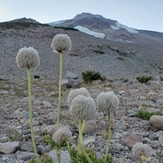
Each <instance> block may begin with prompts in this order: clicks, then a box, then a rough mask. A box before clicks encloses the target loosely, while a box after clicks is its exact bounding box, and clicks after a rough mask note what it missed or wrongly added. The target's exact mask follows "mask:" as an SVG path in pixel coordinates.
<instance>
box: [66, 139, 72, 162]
mask: <svg viewBox="0 0 163 163" xmlns="http://www.w3.org/2000/svg"><path fill="white" fill-rule="evenodd" d="M66 144H67V148H68V153H69V156H70V162H72V158H71V149H70V144H69V143H68V141H66Z"/></svg>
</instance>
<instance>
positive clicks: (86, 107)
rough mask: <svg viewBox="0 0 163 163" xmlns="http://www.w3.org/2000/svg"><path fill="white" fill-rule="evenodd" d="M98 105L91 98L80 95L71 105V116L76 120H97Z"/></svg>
mask: <svg viewBox="0 0 163 163" xmlns="http://www.w3.org/2000/svg"><path fill="white" fill-rule="evenodd" d="M96 114H97V113H96V104H95V102H94V100H93V99H92V98H91V97H90V96H89V97H86V96H83V95H78V96H77V97H75V98H74V99H73V100H72V102H71V105H70V115H71V116H72V117H73V118H74V119H75V120H79V119H83V120H86V121H87V120H91V119H95V118H96Z"/></svg>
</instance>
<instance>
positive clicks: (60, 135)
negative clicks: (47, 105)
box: [52, 127, 72, 145]
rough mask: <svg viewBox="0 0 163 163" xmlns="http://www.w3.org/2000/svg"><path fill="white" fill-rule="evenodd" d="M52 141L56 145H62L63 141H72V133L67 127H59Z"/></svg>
mask: <svg viewBox="0 0 163 163" xmlns="http://www.w3.org/2000/svg"><path fill="white" fill-rule="evenodd" d="M52 139H53V141H54V142H55V143H56V144H57V145H62V143H64V142H65V141H67V142H70V141H71V140H72V133H71V131H70V130H69V129H68V128H67V127H61V128H59V129H58V130H57V131H56V132H55V133H54V134H53V137H52Z"/></svg>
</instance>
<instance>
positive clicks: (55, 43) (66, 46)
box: [51, 34, 71, 53]
mask: <svg viewBox="0 0 163 163" xmlns="http://www.w3.org/2000/svg"><path fill="white" fill-rule="evenodd" d="M51 48H52V49H53V52H55V53H66V52H69V51H70V50H71V39H70V37H69V36H68V35H67V34H57V35H56V36H55V37H54V38H53V40H52V43H51Z"/></svg>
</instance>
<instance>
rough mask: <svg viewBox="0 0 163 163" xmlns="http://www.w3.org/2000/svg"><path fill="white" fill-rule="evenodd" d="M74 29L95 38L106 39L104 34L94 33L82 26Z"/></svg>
mask: <svg viewBox="0 0 163 163" xmlns="http://www.w3.org/2000/svg"><path fill="white" fill-rule="evenodd" d="M74 28H75V29H78V30H79V31H80V32H84V33H86V34H88V35H91V36H94V37H98V38H104V37H105V34H104V33H99V32H94V31H91V30H89V29H88V28H86V27H82V26H80V25H78V26H76V27H74Z"/></svg>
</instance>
